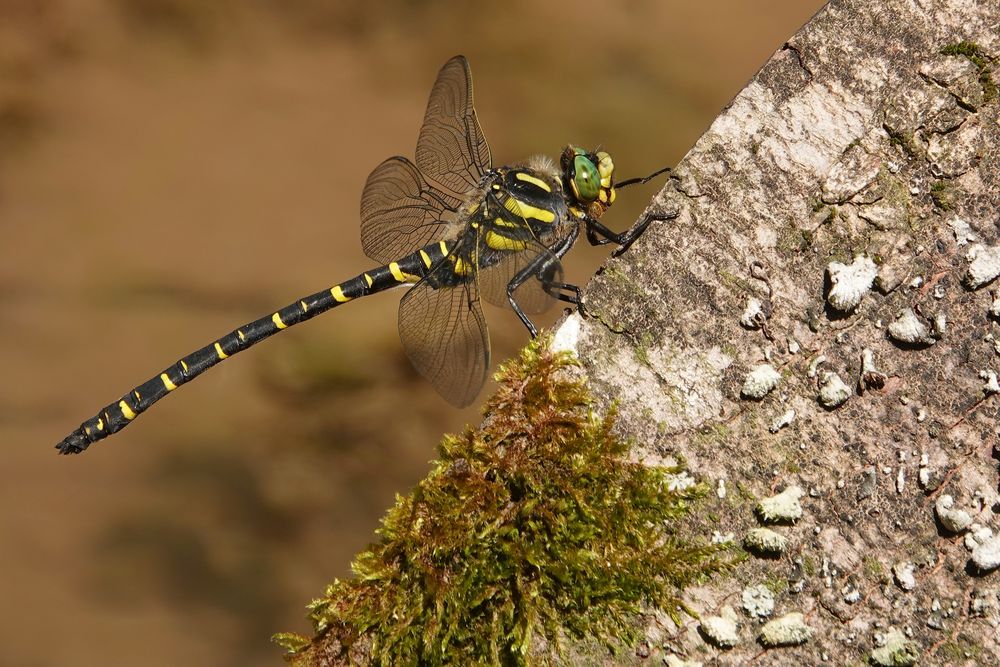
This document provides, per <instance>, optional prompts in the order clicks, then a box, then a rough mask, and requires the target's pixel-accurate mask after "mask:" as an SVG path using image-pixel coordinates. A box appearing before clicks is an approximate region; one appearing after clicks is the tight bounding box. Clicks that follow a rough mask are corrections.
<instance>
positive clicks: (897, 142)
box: [883, 125, 920, 157]
mask: <svg viewBox="0 0 1000 667" xmlns="http://www.w3.org/2000/svg"><path fill="white" fill-rule="evenodd" d="M883 128H884V129H885V131H886V133H887V134H888V135H889V144H890V145H892V146H899V148H900V149H901V150H902V151H903V152H904V153H906V155H908V156H909V157H916V156H917V155H919V154H920V149H919V148H918V147H917V143H916V141H915V140H914V138H913V133H912V132H902V131H899V130H896V129H893V128H891V127H889V126H888V125H883Z"/></svg>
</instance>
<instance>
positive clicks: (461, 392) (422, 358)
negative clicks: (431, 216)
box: [399, 262, 490, 407]
mask: <svg viewBox="0 0 1000 667" xmlns="http://www.w3.org/2000/svg"><path fill="white" fill-rule="evenodd" d="M449 268H450V265H449V264H448V263H447V262H442V264H441V266H440V268H439V269H438V270H442V271H444V270H449ZM399 337H400V340H402V342H403V349H404V350H405V351H406V356H408V357H409V358H410V361H411V362H412V363H413V366H414V367H415V368H416V369H417V370H418V371H419V372H420V374H421V375H423V376H424V377H425V378H427V380H428V381H429V382H430V383H431V385H432V386H433V387H434V389H436V390H437V392H438V393H439V394H441V396H443V397H444V398H445V400H447V401H448V402H449V403H451V404H452V405H455V406H457V407H465V406H466V405H469V404H470V403H472V401H473V400H475V398H476V396H477V395H478V394H479V390H480V389H482V387H483V383H484V382H486V373H487V371H488V370H489V366H490V339H489V332H488V330H487V328H486V318H485V317H484V316H483V310H482V307H481V306H480V303H479V294H478V290H477V288H476V284H475V281H470V282H467V283H463V284H460V285H457V286H455V287H441V288H438V289H434V288H432V287H431V286H430V284H429V283H428V281H427V279H424V280H423V281H421V282H419V283H417V284H416V285H415V286H414V287H413V288H412V289H410V291H409V292H407V293H406V294H405V295H404V296H403V299H402V300H401V301H400V302H399Z"/></svg>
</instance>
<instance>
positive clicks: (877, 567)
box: [862, 556, 885, 579]
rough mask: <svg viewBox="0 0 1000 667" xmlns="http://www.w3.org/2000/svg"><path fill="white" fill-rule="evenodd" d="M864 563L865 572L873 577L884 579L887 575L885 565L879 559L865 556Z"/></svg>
mask: <svg viewBox="0 0 1000 667" xmlns="http://www.w3.org/2000/svg"><path fill="white" fill-rule="evenodd" d="M862 563H863V564H864V568H865V574H867V575H868V576H869V577H871V578H873V579H882V578H883V577H884V576H885V567H884V566H883V565H882V562H881V561H880V560H879V559H877V558H873V557H871V556H865V558H863V559H862Z"/></svg>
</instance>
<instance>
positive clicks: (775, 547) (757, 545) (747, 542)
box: [743, 528, 788, 556]
mask: <svg viewBox="0 0 1000 667" xmlns="http://www.w3.org/2000/svg"><path fill="white" fill-rule="evenodd" d="M743 545H744V546H746V548H747V551H750V552H752V553H755V554H758V555H761V556H780V555H781V554H783V553H785V549H787V548H788V540H787V539H786V538H785V536H784V535H781V534H780V533H776V532H775V531H773V530H771V529H770V528H754V529H752V530H750V532H748V533H747V536H746V537H745V538H743Z"/></svg>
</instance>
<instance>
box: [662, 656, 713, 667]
mask: <svg viewBox="0 0 1000 667" xmlns="http://www.w3.org/2000/svg"><path fill="white" fill-rule="evenodd" d="M664 664H666V666H667V667H704V663H701V662H699V661H697V660H682V659H681V658H678V657H677V656H676V655H673V654H670V655H668V656H667V657H666V658H665V659H664Z"/></svg>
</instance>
